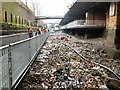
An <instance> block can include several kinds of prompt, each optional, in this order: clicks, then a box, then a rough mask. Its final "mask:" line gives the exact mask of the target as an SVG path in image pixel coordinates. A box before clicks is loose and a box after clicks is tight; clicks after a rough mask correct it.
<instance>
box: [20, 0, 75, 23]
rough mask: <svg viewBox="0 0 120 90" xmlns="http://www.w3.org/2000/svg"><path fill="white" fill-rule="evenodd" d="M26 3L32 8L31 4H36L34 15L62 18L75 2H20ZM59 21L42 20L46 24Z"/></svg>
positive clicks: (48, 0) (71, 0)
mask: <svg viewBox="0 0 120 90" xmlns="http://www.w3.org/2000/svg"><path fill="white" fill-rule="evenodd" d="M21 1H23V2H24V3H25V2H26V1H27V3H28V6H29V7H32V3H31V2H34V3H35V4H36V8H37V9H36V15H40V16H64V15H65V13H66V12H67V11H68V7H69V6H70V5H71V4H72V3H73V1H75V0H21ZM59 21H60V20H44V22H46V23H51V22H59Z"/></svg>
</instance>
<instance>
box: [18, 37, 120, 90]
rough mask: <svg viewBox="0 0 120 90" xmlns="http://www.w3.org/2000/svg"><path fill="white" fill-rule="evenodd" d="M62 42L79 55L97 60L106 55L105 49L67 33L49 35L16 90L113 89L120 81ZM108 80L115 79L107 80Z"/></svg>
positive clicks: (102, 58)
mask: <svg viewBox="0 0 120 90" xmlns="http://www.w3.org/2000/svg"><path fill="white" fill-rule="evenodd" d="M62 43H67V44H69V45H71V47H73V48H74V49H76V50H77V51H79V53H81V54H82V55H83V56H85V57H86V58H89V60H93V61H95V62H98V63H101V62H103V61H102V60H105V59H106V56H107V54H106V52H105V50H103V49H101V48H99V49H98V46H97V45H95V44H90V43H85V42H78V41H77V40H76V39H75V38H72V37H71V36H64V35H63V36H50V37H49V39H48V41H47V42H46V44H45V46H43V49H41V52H40V54H39V55H38V57H37V59H36V60H35V62H34V63H33V65H32V66H31V68H30V70H29V72H28V73H27V75H26V76H25V77H24V79H23V80H22V82H21V83H20V85H19V86H18V87H17V90H41V89H47V90H52V89H56V90H58V89H62V88H63V89H68V90H74V89H75V88H80V89H81V90H85V89H87V90H88V89H89V90H91V89H94V90H113V89H115V90H116V89H118V87H120V81H119V80H116V79H113V80H112V79H111V75H110V72H108V71H107V70H105V69H103V68H101V67H100V66H98V65H95V64H94V63H92V62H88V61H85V60H84V61H83V60H82V59H81V57H80V56H78V55H77V54H76V53H75V52H74V51H73V50H71V49H70V48H69V47H67V46H65V45H63V44H62ZM106 60H107V59H106ZM104 62H105V61H104ZM107 63H108V62H107ZM107 63H106V62H105V63H104V64H107ZM118 67H119V66H118ZM119 69H120V68H119ZM116 71H117V70H116ZM119 71H120V70H118V71H117V72H116V73H118V72H119ZM111 81H114V82H115V83H112V84H111Z"/></svg>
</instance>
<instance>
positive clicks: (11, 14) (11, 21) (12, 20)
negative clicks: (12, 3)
mask: <svg viewBox="0 0 120 90" xmlns="http://www.w3.org/2000/svg"><path fill="white" fill-rule="evenodd" d="M12 22H13V15H12V13H11V23H12Z"/></svg>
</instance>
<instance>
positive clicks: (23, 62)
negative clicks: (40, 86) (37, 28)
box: [0, 33, 49, 90]
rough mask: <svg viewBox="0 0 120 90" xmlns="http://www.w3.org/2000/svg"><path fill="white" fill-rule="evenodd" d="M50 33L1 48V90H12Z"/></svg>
mask: <svg viewBox="0 0 120 90" xmlns="http://www.w3.org/2000/svg"><path fill="white" fill-rule="evenodd" d="M48 36H49V33H46V34H42V35H39V36H36V37H33V38H29V39H25V40H22V41H19V42H16V43H12V44H10V45H6V46H3V47H0V90H1V89H7V90H10V89H11V87H12V86H13V85H14V84H15V83H16V82H17V80H18V79H19V78H20V76H21V75H22V74H23V72H24V71H25V69H26V68H27V67H28V65H29V64H30V62H32V61H33V58H34V57H35V55H36V54H37V53H38V51H39V50H40V48H41V47H42V45H43V44H44V42H45V41H46V39H47V37H48Z"/></svg>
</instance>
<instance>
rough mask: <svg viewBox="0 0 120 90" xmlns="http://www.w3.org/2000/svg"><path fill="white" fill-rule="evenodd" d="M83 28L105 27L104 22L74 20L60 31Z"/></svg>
mask: <svg viewBox="0 0 120 90" xmlns="http://www.w3.org/2000/svg"><path fill="white" fill-rule="evenodd" d="M85 27H105V20H76V21H73V22H70V23H68V24H66V25H64V26H62V27H61V28H60V29H70V28H85Z"/></svg>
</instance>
